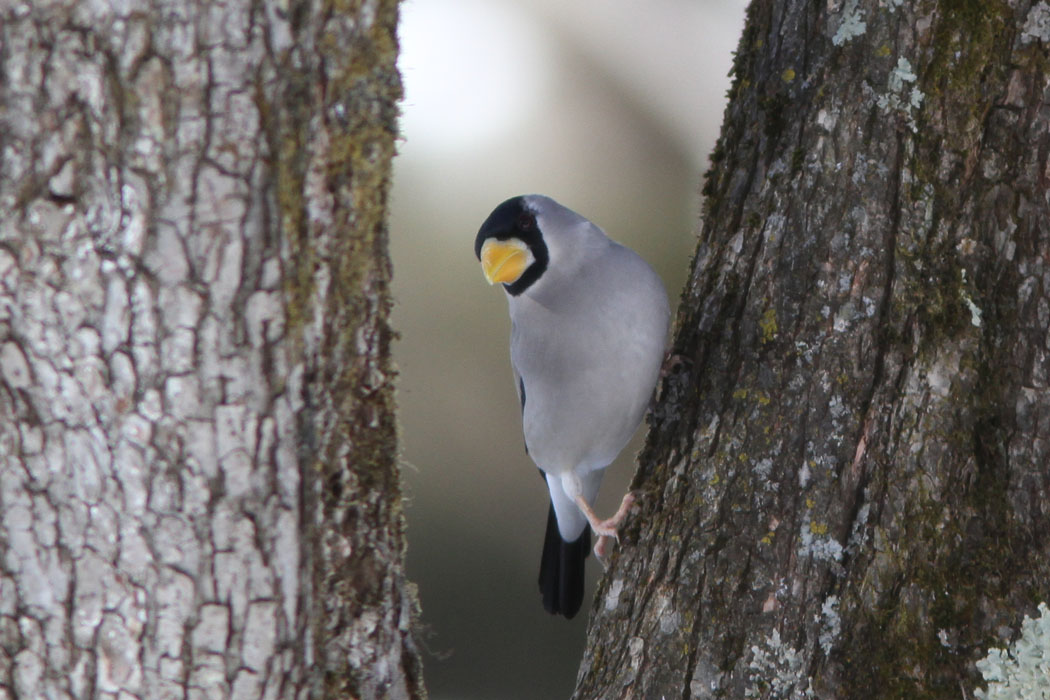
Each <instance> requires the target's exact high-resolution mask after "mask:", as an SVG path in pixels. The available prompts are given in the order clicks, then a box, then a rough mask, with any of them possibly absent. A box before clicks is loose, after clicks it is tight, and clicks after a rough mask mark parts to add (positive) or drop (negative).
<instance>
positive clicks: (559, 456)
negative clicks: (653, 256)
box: [511, 246, 668, 473]
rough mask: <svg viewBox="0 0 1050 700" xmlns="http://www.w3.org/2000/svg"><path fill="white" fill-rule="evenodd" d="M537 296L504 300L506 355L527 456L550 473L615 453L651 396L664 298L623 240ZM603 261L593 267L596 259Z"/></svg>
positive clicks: (590, 465)
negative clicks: (517, 385)
mask: <svg viewBox="0 0 1050 700" xmlns="http://www.w3.org/2000/svg"><path fill="white" fill-rule="evenodd" d="M617 248H618V250H617V251H616V252H617V253H619V251H623V252H624V253H626V254H628V255H624V256H623V258H622V259H614V260H613V261H612V262H613V263H615V264H614V265H612V266H611V267H610V266H608V265H607V266H606V269H605V271H604V273H601V274H585V275H581V276H580V277H578V278H577V279H576V280H574V284H572V285H568V286H566V287H564V288H562V289H560V290H559V293H558V294H557V295H554V296H552V297H548V298H546V299H544V300H543V301H544V303H540V302H539V301H537V300H536V299H535V298H533V297H530V296H529V295H528V294H524V295H521V296H519V297H516V298H515V299H513V300H512V302H511V320H512V331H511V361H512V362H513V364H514V367H515V370H516V371H517V373H518V374H519V376H520V381H521V384H522V388H523V390H524V393H525V394H526V395H527V400H526V401H525V405H524V410H523V415H522V421H523V427H524V432H525V442H526V445H527V446H528V450H529V455H530V456H531V457H532V459H533V460H534V461H535V462H536V464H537V465H538V466H539V467H540V468H541V469H543V470H544V471H547V472H553V473H559V472H561V471H565V470H568V469H574V468H583V469H585V470H586V469H596V468H601V467H604V466H607V465H608V464H609V462H611V461H612V460H613V459H615V457H616V455H617V454H618V453H619V452H620V450H622V449H623V447H624V445H625V444H626V443H627V441H628V440H629V439H630V437H631V435H632V434H633V433H634V431H635V429H636V428H637V426H638V424H639V422H640V421H641V419H642V416H643V415H644V413H645V409H646V407H647V405H648V402H649V398H650V395H651V393H652V389H653V386H654V384H655V382H656V377H657V374H658V372H659V368H660V364H661V361H662V358H663V351H664V341H665V336H666V331H667V317H668V312H667V298H666V294H665V293H664V291H663V287H662V285H661V284H660V281H659V279H658V278H657V277H656V275H655V273H654V272H652V270H651V269H650V268H649V266H648V265H646V264H645V262H643V261H642V260H641V259H640V258H638V257H637V256H635V255H634V254H633V253H631V252H630V251H628V250H627V249H624V248H619V246H617ZM599 267H600V266H599Z"/></svg>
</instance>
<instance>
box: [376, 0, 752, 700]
mask: <svg viewBox="0 0 1050 700" xmlns="http://www.w3.org/2000/svg"><path fill="white" fill-rule="evenodd" d="M745 5H746V3H745V0H571V1H570V2H565V1H564V0H406V1H405V2H403V3H402V6H401V8H402V10H401V11H402V17H401V28H400V38H401V58H400V68H401V71H402V75H403V78H404V82H405V100H404V104H403V120H402V134H403V140H402V142H401V144H400V148H399V155H398V157H397V158H396V160H395V177H394V190H393V200H392V218H391V232H392V241H391V247H392V249H391V253H392V256H393V261H394V296H395V300H396V308H395V316H394V323H395V326H396V328H397V329H398V331H399V332H400V333H401V340H400V342H399V343H398V344H397V345H396V346H395V354H396V361H397V364H398V367H399V369H400V373H401V376H400V381H399V412H400V421H401V435H402V458H403V466H404V474H405V481H406V488H407V494H408V503H407V514H408V541H409V552H408V569H409V576H410V577H411V578H412V580H413V581H415V582H416V583H417V584H418V586H419V592H420V597H421V599H422V604H423V623H424V626H425V638H424V640H423V641H424V642H425V646H426V654H425V657H424V672H425V675H426V681H427V685H428V688H429V691H430V696H431V698H434V700H473V699H474V698H493V699H498V700H504V699H507V700H510V699H517V698H522V699H524V698H567V697H569V695H570V694H571V693H572V689H573V687H574V684H575V679H576V672H577V669H578V666H579V661H580V657H581V655H582V652H583V642H584V635H585V631H586V622H587V616H588V611H589V608H590V601H591V593H592V592H593V589H594V585H595V582H596V581H597V578H598V575H599V573H600V568H601V567H600V566H599V565H598V564H597V562H596V561H595V560H594V559H593V557H592V558H590V559H589V560H588V569H589V571H588V575H589V581H588V592H587V598H586V599H585V602H584V608H583V610H581V612H580V614H579V615H578V616H577V617H576V618H575V619H574V620H571V621H566V620H565V619H564V618H561V617H552V616H550V615H548V614H547V613H545V612H544V611H543V607H542V605H541V603H540V597H539V592H538V589H537V585H536V578H537V574H538V571H539V557H540V549H541V546H542V540H543V533H544V526H545V524H546V517H547V507H548V497H547V493H546V487H545V485H544V483H543V481H542V480H541V479H540V477H539V475H538V473H537V471H536V468H535V467H534V466H533V464H532V462H531V461H530V460H529V458H528V456H527V455H526V454H525V451H524V448H523V442H522V436H521V422H520V417H519V408H518V400H517V397H516V394H515V391H514V386H513V379H512V374H511V369H510V359H509V354H508V338H509V332H510V322H509V319H508V316H507V304H506V300H505V297H504V294H503V292H502V290H501V289H499V288H494V287H489V286H488V285H487V284H486V283H485V280H484V278H483V277H482V275H481V270H480V268H479V266H478V264H477V261H476V259H475V257H474V251H473V244H474V235H475V234H476V233H477V230H478V227H479V226H480V225H481V222H482V221H484V219H485V217H486V216H488V214H489V212H490V211H491V210H492V209H493V208H494V207H495V206H496V205H497V204H499V203H500V202H502V201H503V200H505V199H507V198H508V197H511V196H514V195H518V194H526V193H533V192H538V193H543V194H547V195H550V196H552V197H554V198H555V199H557V200H559V201H560V202H561V203H562V204H565V205H566V206H568V207H570V208H571V209H575V210H576V211H578V212H579V213H581V214H583V215H584V216H586V217H587V218H589V219H591V220H592V221H594V222H595V223H597V224H598V225H599V226H601V227H602V228H604V229H605V231H606V232H607V233H608V234H609V235H610V236H611V237H612V238H614V239H616V240H618V241H620V242H622V243H625V244H626V245H628V246H630V247H632V248H634V249H635V250H636V251H638V252H639V253H640V254H641V255H642V257H644V258H645V259H646V260H648V261H649V262H650V263H651V264H652V265H653V266H654V267H655V268H656V269H657V271H658V272H659V273H660V274H661V275H662V277H663V279H664V282H665V284H666V286H667V291H668V295H669V296H670V298H671V300H672V304H676V303H677V299H678V295H679V290H680V288H681V286H682V284H683V281H684V279H685V275H686V272H687V268H688V265H689V259H690V256H691V255H692V253H693V248H694V244H695V240H696V229H697V223H698V211H699V190H700V184H701V174H702V173H703V172H704V170H705V169H706V167H707V162H706V161H707V155H708V154H709V153H710V151H711V148H712V146H713V145H714V141H715V138H716V136H717V134H718V129H719V127H720V125H721V119H722V111H723V109H724V103H725V93H726V90H727V88H728V86H729V81H728V78H727V73H728V71H729V68H730V63H731V52H732V51H733V50H734V49H735V48H736V43H737V40H738V38H739V36H740V31H741V29H742V26H743V15H744V8H745ZM643 430H644V429H643ZM643 430H640V431H639V435H638V436H636V438H635V442H634V443H633V444H632V446H631V447H629V448H628V449H627V450H625V451H624V453H623V454H622V455H621V457H620V459H619V460H618V462H616V463H615V464H614V465H613V466H612V467H611V468H610V469H609V470H608V472H607V475H606V478H605V481H604V482H603V484H602V492H601V495H600V497H599V503H598V507H597V512H598V513H599V515H602V516H603V517H604V516H607V515H609V514H611V513H612V511H613V510H614V509H615V508H616V506H617V505H618V504H619V502H620V498H621V497H622V496H623V493H624V491H625V489H626V487H627V484H628V483H629V482H630V479H631V476H632V475H633V472H634V456H635V453H636V451H637V449H638V447H639V446H640V443H641V438H642V432H643Z"/></svg>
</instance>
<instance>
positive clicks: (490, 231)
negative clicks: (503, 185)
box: [474, 196, 550, 296]
mask: <svg viewBox="0 0 1050 700" xmlns="http://www.w3.org/2000/svg"><path fill="white" fill-rule="evenodd" d="M489 239H495V240H497V241H509V240H512V239H517V240H519V241H521V242H522V243H524V244H525V245H526V246H528V249H529V251H530V252H531V253H532V257H533V263H532V264H531V265H529V266H528V267H527V268H526V269H525V271H524V272H523V273H522V274H521V276H520V277H518V278H517V279H516V280H514V281H513V282H510V283H506V282H505V283H504V284H503V287H504V289H506V290H507V293H508V294H510V295H512V296H517V295H519V294H521V293H522V292H524V291H525V290H526V289H528V288H529V287H530V286H531V285H532V283H533V282H535V281H536V280H537V279H539V278H540V276H541V275H542V274H543V272H544V271H545V270H546V269H547V263H548V262H549V261H550V254H549V252H548V251H547V245H546V243H544V242H543V233H542V232H541V231H540V226H539V223H538V222H537V221H536V213H535V212H534V211H532V209H530V208H529V205H528V202H527V201H526V197H524V196H519V197H512V198H510V199H508V200H507V201H505V202H503V204H500V205H499V206H498V207H496V208H495V209H493V210H492V213H491V214H489V216H488V218H487V219H485V223H483V224H482V225H481V228H480V229H479V230H478V235H477V237H476V238H475V239H474V254H475V255H476V256H477V257H478V260H481V248H482V246H484V245H485V241H487V240H489Z"/></svg>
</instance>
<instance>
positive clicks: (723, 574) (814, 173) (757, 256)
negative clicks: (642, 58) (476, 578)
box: [575, 0, 1050, 699]
mask: <svg viewBox="0 0 1050 700" xmlns="http://www.w3.org/2000/svg"><path fill="white" fill-rule="evenodd" d="M1048 49H1050V5H1048V3H1047V2H1045V1H1039V2H1031V1H1026V0H915V1H908V0H837V1H835V0H833V1H830V2H824V1H819V2H814V1H812V0H754V1H753V2H752V4H751V6H750V8H749V10H748V14H747V26H746V29H745V32H744V35H743V38H742V41H741V43H740V48H739V51H738V53H737V56H736V60H735V66H734V83H733V87H732V89H731V93H730V103H729V106H728V108H727V111H726V115H725V125H724V127H723V132H722V135H721V138H720V140H719V143H718V146H717V148H716V151H715V154H714V164H713V166H712V168H711V170H710V172H709V173H708V175H707V179H706V184H705V194H706V196H707V199H706V204H705V211H704V217H703V232H702V234H701V237H700V242H699V247H698V250H697V256H696V260H695V264H694V267H693V269H692V272H691V276H690V279H689V281H688V283H687V286H686V289H685V291H684V293H683V297H682V302H683V303H682V307H681V312H680V314H679V317H678V321H677V331H676V337H675V340H674V352H675V353H676V354H677V355H678V356H679V357H680V358H681V362H680V363H678V364H677V366H676V367H677V368H676V369H675V370H673V372H672V373H671V374H670V375H669V376H668V377H667V378H666V380H665V381H664V383H663V386H662V389H661V393H660V403H659V407H658V409H657V411H656V413H655V415H654V417H653V421H652V431H651V434H650V438H649V441H648V443H647V447H646V450H645V451H644V453H643V456H642V467H641V468H640V470H639V473H638V475H637V477H636V481H635V487H636V488H638V489H640V490H641V491H642V492H643V493H644V498H643V506H642V507H641V510H640V512H639V513H638V514H637V516H636V517H634V518H633V520H632V521H631V523H630V525H629V527H628V529H627V531H626V533H625V539H624V546H623V548H622V549H621V550H620V552H619V554H618V556H617V559H616V560H615V562H614V563H613V565H612V568H611V569H610V571H609V573H608V575H607V576H606V577H605V579H604V581H603V583H602V585H601V588H600V590H599V591H598V595H597V596H596V602H595V607H594V612H593V616H592V619H591V624H590V630H589V641H588V645H587V650H586V652H585V657H584V660H583V664H582V667H581V670H580V676H579V681H578V687H577V691H576V694H575V697H577V698H606V699H611V698H628V697H630V698H661V697H667V698H672V697H674V698H687V697H695V698H708V697H727V698H741V697H756V698H759V697H760V698H802V697H820V698H890V697H894V698H896V697H900V698H972V697H973V696H974V690H975V689H976V688H980V687H981V686H982V680H981V677H980V675H979V674H978V673H977V672H976V670H975V667H974V662H975V660H976V659H978V658H980V657H981V656H983V655H984V653H985V651H986V650H987V648H988V647H989V646H1002V645H1005V643H1006V642H1007V641H1009V639H1010V637H1011V635H1013V634H1016V630H1017V628H1018V626H1019V623H1020V621H1021V619H1022V616H1023V615H1024V614H1026V613H1027V614H1029V615H1032V616H1036V615H1037V613H1036V605H1037V603H1038V602H1039V601H1046V600H1048V599H1050V466H1048V465H1050V386H1048V382H1050V354H1048V353H1050V335H1048V328H1050V223H1048V222H1050V202H1048V190H1050V188H1048V184H1050V161H1048V157H1050V82H1048V67H1050V54H1048Z"/></svg>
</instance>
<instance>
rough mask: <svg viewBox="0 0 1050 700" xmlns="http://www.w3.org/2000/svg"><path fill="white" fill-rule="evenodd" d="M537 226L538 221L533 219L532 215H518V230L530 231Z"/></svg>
mask: <svg viewBox="0 0 1050 700" xmlns="http://www.w3.org/2000/svg"><path fill="white" fill-rule="evenodd" d="M535 225H536V221H535V219H533V218H532V214H525V213H522V214H519V215H518V228H519V229H521V230H522V231H530V230H532V227H533V226H535Z"/></svg>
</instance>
